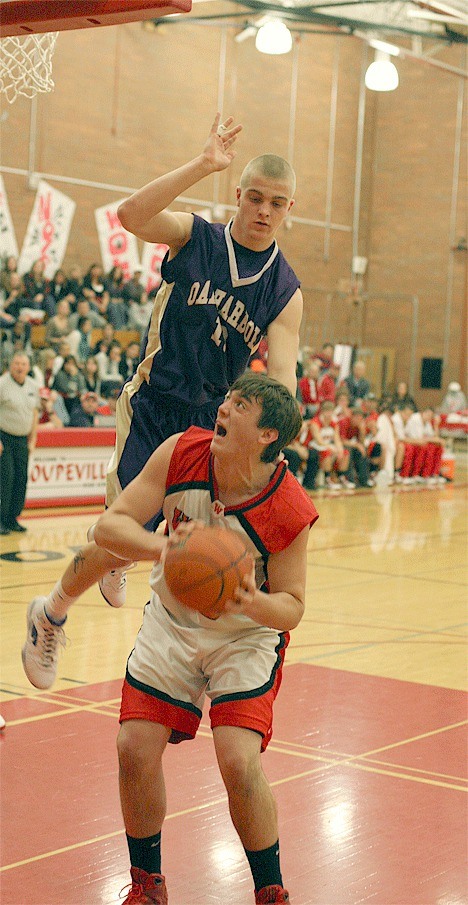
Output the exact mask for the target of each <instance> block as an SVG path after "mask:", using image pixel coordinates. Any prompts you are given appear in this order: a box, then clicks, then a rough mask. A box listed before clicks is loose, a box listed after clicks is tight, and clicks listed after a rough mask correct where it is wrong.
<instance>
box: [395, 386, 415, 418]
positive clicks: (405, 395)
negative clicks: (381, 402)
mask: <svg viewBox="0 0 468 905" xmlns="http://www.w3.org/2000/svg"><path fill="white" fill-rule="evenodd" d="M407 405H409V406H411V408H412V409H413V412H415V411H416V410H417V405H416V403H415V401H414V399H413V397H412V396H411V395H410V393H409V392H408V384H407V383H406V382H405V381H404V380H400V382H399V383H398V384H397V388H396V390H395V392H394V394H393V396H392V408H393V411H394V412H395V411H397V410H398V409H403V408H405V407H406V406H407Z"/></svg>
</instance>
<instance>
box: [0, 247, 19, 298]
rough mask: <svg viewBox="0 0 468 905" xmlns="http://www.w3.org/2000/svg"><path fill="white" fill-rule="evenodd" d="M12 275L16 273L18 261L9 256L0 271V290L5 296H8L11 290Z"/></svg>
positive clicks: (13, 256)
mask: <svg viewBox="0 0 468 905" xmlns="http://www.w3.org/2000/svg"><path fill="white" fill-rule="evenodd" d="M12 273H18V259H17V258H16V257H15V255H9V256H8V257H7V258H6V260H5V262H4V263H3V266H2V269H1V271H0V290H3V291H4V292H5V295H8V293H9V292H10V290H11V275H12Z"/></svg>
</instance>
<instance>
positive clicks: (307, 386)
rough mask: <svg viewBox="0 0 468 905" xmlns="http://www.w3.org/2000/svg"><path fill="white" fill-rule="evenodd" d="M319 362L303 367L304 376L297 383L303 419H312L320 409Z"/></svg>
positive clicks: (310, 362) (312, 362)
mask: <svg viewBox="0 0 468 905" xmlns="http://www.w3.org/2000/svg"><path fill="white" fill-rule="evenodd" d="M319 383H320V362H319V361H318V360H317V359H314V360H313V361H309V362H308V364H306V365H305V370H304V375H303V377H301V378H300V380H299V382H298V390H299V402H300V403H301V405H302V414H303V416H304V418H313V417H314V415H316V414H317V412H318V410H319V408H320V399H319Z"/></svg>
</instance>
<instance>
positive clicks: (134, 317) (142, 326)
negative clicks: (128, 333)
mask: <svg viewBox="0 0 468 905" xmlns="http://www.w3.org/2000/svg"><path fill="white" fill-rule="evenodd" d="M153 307H154V303H153V302H151V301H150V300H149V299H148V296H147V295H146V292H142V294H141V296H140V300H139V301H138V302H130V304H129V308H128V329H129V330H138V332H139V334H140V337H141V339H143V336H144V335H145V331H146V328H147V326H148V324H149V321H150V317H151V314H152V312H153Z"/></svg>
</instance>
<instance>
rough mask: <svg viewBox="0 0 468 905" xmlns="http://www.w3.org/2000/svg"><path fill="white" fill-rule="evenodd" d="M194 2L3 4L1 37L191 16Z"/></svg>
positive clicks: (25, 0) (32, 0) (30, 0)
mask: <svg viewBox="0 0 468 905" xmlns="http://www.w3.org/2000/svg"><path fill="white" fill-rule="evenodd" d="M191 8H192V0H102V2H94V3H93V2H88V0H74V2H73V3H69V2H67V3H63V2H60V3H59V2H55V0H48V2H38V0H2V2H1V4H0V37H2V38H5V37H9V36H10V35H27V34H38V33H41V32H48V31H64V30H66V29H73V28H94V27H96V26H99V25H120V24H122V23H124V22H139V21H142V20H143V19H158V18H159V17H160V16H168V15H170V14H172V13H189V12H190V10H191Z"/></svg>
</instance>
